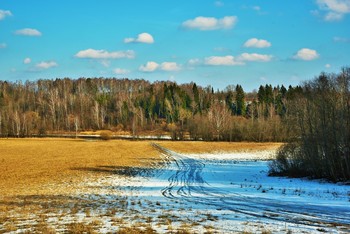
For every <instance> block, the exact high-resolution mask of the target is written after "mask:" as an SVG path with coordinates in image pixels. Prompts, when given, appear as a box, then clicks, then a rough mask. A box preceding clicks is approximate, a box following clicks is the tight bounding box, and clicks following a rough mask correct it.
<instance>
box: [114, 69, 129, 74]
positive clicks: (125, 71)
mask: <svg viewBox="0 0 350 234" xmlns="http://www.w3.org/2000/svg"><path fill="white" fill-rule="evenodd" d="M113 72H114V73H115V74H117V75H125V74H128V73H130V70H127V69H122V68H116V69H114V70H113Z"/></svg>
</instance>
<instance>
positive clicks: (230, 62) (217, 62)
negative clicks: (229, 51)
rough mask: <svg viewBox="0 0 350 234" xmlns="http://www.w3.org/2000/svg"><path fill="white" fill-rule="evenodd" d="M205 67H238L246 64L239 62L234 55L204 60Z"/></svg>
mask: <svg viewBox="0 0 350 234" xmlns="http://www.w3.org/2000/svg"><path fill="white" fill-rule="evenodd" d="M204 64H205V65H211V66H237V65H244V62H242V61H238V60H237V59H235V57H233V56H232V55H227V56H210V57H206V58H205V59H204Z"/></svg>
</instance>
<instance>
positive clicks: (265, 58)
mask: <svg viewBox="0 0 350 234" xmlns="http://www.w3.org/2000/svg"><path fill="white" fill-rule="evenodd" d="M272 58H273V56H272V55H267V54H256V53H252V54H248V53H243V54H241V55H240V56H239V57H238V60H239V61H243V62H245V61H247V62H269V61H271V59H272Z"/></svg>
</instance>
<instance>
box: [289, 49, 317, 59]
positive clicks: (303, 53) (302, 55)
mask: <svg viewBox="0 0 350 234" xmlns="http://www.w3.org/2000/svg"><path fill="white" fill-rule="evenodd" d="M319 57H320V55H319V54H318V53H317V51H316V50H312V49H308V48H303V49H300V50H299V51H298V52H297V53H296V54H295V55H294V56H293V58H294V59H299V60H305V61H310V60H315V59H318V58H319Z"/></svg>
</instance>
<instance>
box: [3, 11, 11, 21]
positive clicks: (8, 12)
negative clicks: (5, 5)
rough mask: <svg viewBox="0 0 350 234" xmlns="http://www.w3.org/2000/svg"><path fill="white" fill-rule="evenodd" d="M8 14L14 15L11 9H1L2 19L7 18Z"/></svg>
mask: <svg viewBox="0 0 350 234" xmlns="http://www.w3.org/2000/svg"><path fill="white" fill-rule="evenodd" d="M7 16H12V13H11V11H5V10H1V9H0V20H3V19H5V18H6V17H7Z"/></svg>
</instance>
